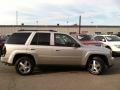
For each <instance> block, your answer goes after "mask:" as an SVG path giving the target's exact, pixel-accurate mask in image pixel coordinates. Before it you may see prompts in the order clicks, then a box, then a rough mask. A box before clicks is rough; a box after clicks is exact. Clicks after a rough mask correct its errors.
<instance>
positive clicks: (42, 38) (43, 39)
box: [31, 33, 50, 45]
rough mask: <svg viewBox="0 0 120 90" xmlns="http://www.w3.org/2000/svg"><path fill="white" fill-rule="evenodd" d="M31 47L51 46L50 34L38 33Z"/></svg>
mask: <svg viewBox="0 0 120 90" xmlns="http://www.w3.org/2000/svg"><path fill="white" fill-rule="evenodd" d="M31 45H50V33H36V34H35V36H34V38H33V40H32V42H31Z"/></svg>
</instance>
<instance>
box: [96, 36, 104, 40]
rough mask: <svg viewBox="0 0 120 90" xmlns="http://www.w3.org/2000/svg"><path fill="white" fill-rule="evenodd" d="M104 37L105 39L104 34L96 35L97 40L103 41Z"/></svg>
mask: <svg viewBox="0 0 120 90" xmlns="http://www.w3.org/2000/svg"><path fill="white" fill-rule="evenodd" d="M103 39H105V38H104V37H103V36H96V37H95V40H97V41H102V40H103Z"/></svg>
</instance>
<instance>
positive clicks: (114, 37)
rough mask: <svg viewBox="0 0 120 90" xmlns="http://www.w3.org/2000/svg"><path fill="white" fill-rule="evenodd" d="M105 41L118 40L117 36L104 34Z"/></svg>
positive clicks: (119, 39) (119, 38)
mask: <svg viewBox="0 0 120 90" xmlns="http://www.w3.org/2000/svg"><path fill="white" fill-rule="evenodd" d="M106 39H107V41H120V37H118V36H106Z"/></svg>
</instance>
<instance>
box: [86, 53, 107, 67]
mask: <svg viewBox="0 0 120 90" xmlns="http://www.w3.org/2000/svg"><path fill="white" fill-rule="evenodd" d="M93 57H100V58H101V59H102V60H103V61H104V63H105V64H106V65H107V66H109V63H108V59H107V57H106V56H105V55H100V54H93V55H90V56H89V57H88V60H87V62H86V68H87V65H88V62H89V61H90V60H91V59H92V58H93Z"/></svg>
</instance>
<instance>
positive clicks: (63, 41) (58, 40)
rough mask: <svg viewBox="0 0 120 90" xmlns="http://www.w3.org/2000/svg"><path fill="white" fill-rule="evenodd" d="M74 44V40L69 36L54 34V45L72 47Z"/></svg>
mask: <svg viewBox="0 0 120 90" xmlns="http://www.w3.org/2000/svg"><path fill="white" fill-rule="evenodd" d="M74 44H76V41H75V40H73V39H72V38H71V37H70V36H67V35H64V34H55V46H68V47H72V46H73V45H74Z"/></svg>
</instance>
